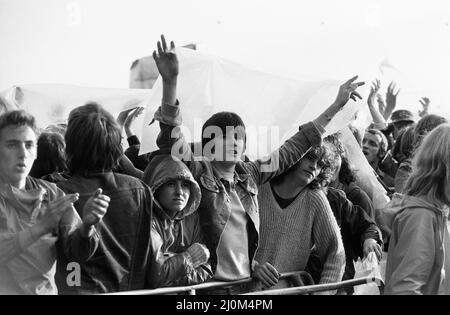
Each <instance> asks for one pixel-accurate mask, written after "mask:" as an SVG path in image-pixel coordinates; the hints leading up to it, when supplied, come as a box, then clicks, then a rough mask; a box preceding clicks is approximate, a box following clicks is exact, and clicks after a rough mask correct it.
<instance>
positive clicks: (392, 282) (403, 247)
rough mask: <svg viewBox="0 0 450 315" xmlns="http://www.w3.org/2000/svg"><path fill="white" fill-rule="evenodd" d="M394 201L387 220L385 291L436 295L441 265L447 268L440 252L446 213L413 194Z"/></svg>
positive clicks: (444, 233)
mask: <svg viewBox="0 0 450 315" xmlns="http://www.w3.org/2000/svg"><path fill="white" fill-rule="evenodd" d="M396 200H397V202H396V203H395V204H393V205H392V207H393V208H394V209H395V208H397V209H398V211H397V213H396V214H395V215H394V216H392V215H391V218H392V217H393V220H391V219H389V220H387V222H388V224H390V223H391V222H392V225H391V228H392V234H391V239H390V244H389V253H388V258H387V264H386V281H385V282H386V286H385V294H408V295H421V294H425V295H430V294H433V295H434V294H438V293H439V289H440V287H441V283H442V282H441V281H442V280H443V275H444V274H443V273H442V272H443V270H444V269H443V268H444V266H445V264H447V266H446V267H447V268H446V269H447V270H449V268H450V265H449V260H448V259H447V262H446V259H445V251H444V248H445V246H444V244H445V243H446V244H447V246H448V241H449V236H448V230H447V220H448V219H447V218H448V212H447V211H446V210H443V209H440V208H438V207H436V206H435V205H433V204H431V203H429V202H427V201H425V200H423V199H421V198H417V197H413V196H404V198H403V199H400V198H397V199H396ZM444 239H445V242H444ZM449 271H450V270H449Z"/></svg>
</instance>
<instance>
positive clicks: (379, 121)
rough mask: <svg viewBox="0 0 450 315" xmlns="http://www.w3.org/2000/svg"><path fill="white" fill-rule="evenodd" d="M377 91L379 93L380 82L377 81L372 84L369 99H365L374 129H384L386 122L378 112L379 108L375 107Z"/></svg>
mask: <svg viewBox="0 0 450 315" xmlns="http://www.w3.org/2000/svg"><path fill="white" fill-rule="evenodd" d="M379 91H380V80H378V79H377V80H376V81H375V82H372V86H371V88H370V93H369V97H368V98H367V105H368V106H369V110H370V114H371V115H372V120H373V123H374V125H375V128H376V129H384V128H386V120H385V118H384V117H383V115H382V113H381V112H380V111H379V108H378V107H377V106H375V102H376V98H377V95H378V92H379Z"/></svg>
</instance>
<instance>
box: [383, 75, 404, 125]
mask: <svg viewBox="0 0 450 315" xmlns="http://www.w3.org/2000/svg"><path fill="white" fill-rule="evenodd" d="M395 89H396V85H395V83H394V81H392V82H391V83H390V84H389V86H388V89H387V92H386V112H385V117H387V118H386V119H389V117H391V115H392V112H393V111H394V109H395V107H396V106H397V96H398V94H399V93H400V89H398V90H397V92H395Z"/></svg>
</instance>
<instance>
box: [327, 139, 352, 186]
mask: <svg viewBox="0 0 450 315" xmlns="http://www.w3.org/2000/svg"><path fill="white" fill-rule="evenodd" d="M324 142H325V143H328V144H329V145H330V146H331V147H332V151H333V152H334V154H335V156H334V157H332V158H331V161H334V163H333V174H334V173H335V172H336V169H337V167H338V165H337V164H338V162H337V161H338V159H339V158H340V159H341V168H340V170H339V175H338V176H339V181H340V182H341V183H343V184H344V185H349V184H350V183H352V182H355V181H356V174H355V170H354V169H353V166H352V165H351V164H350V161H349V159H348V157H347V150H346V149H345V147H344V143H343V142H342V139H341V134H340V133H335V134H332V135H330V136H328V137H326V138H325V139H324ZM330 183H331V178H330V181H329V182H328V183H327V184H330Z"/></svg>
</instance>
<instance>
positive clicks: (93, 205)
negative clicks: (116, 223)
mask: <svg viewBox="0 0 450 315" xmlns="http://www.w3.org/2000/svg"><path fill="white" fill-rule="evenodd" d="M102 193H103V191H102V189H101V188H99V189H97V190H96V191H95V192H94V194H93V195H92V196H91V198H89V199H88V201H86V203H85V205H84V207H83V224H84V225H85V226H86V227H91V226H93V225H95V224H97V223H98V222H100V220H101V219H102V218H103V217H104V216H105V214H106V211H107V210H108V207H109V202H110V201H111V199H110V198H109V197H108V196H106V195H103V194H102Z"/></svg>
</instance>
